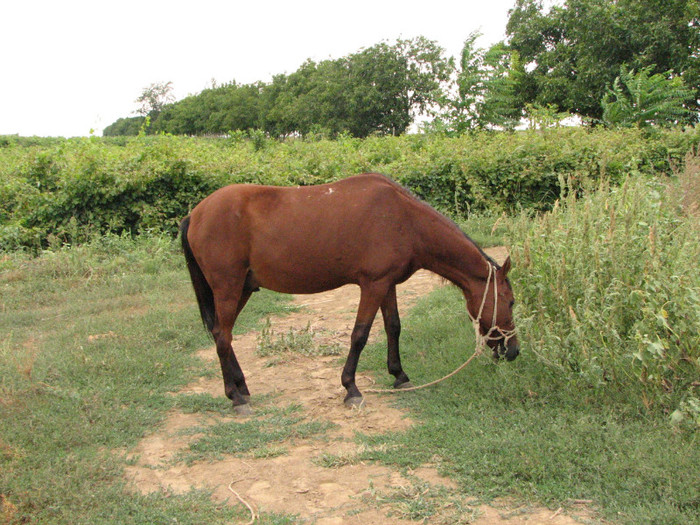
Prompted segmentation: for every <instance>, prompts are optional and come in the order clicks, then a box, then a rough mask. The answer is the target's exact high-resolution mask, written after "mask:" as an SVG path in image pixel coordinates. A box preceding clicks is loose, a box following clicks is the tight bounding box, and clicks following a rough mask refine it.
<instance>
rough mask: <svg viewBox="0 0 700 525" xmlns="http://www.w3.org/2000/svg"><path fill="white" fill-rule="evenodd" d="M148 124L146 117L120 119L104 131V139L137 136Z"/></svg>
mask: <svg viewBox="0 0 700 525" xmlns="http://www.w3.org/2000/svg"><path fill="white" fill-rule="evenodd" d="M144 122H146V117H127V118H119V119H117V120H116V121H114V122H113V123H112V124H110V125H109V126H107V127H106V128H105V129H104V130H102V135H103V136H104V137H119V136H124V135H127V136H136V135H138V134H139V131H140V130H141V127H142V126H143V125H144Z"/></svg>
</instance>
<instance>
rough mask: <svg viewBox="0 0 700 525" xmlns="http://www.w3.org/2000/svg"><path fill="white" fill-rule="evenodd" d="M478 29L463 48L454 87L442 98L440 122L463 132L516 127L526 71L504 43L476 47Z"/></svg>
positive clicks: (443, 125)
mask: <svg viewBox="0 0 700 525" xmlns="http://www.w3.org/2000/svg"><path fill="white" fill-rule="evenodd" d="M479 36H480V34H479V33H478V32H474V33H471V34H470V35H469V37H468V38H467V40H466V41H465V42H464V46H463V47H462V53H461V55H460V63H459V68H458V69H457V72H456V81H455V88H454V89H453V90H452V94H451V95H450V94H448V95H446V96H445V97H443V99H442V100H441V106H442V108H441V111H439V112H438V115H437V125H436V126H433V127H438V128H440V127H441V128H442V129H443V130H444V131H448V132H453V133H457V134H459V133H463V132H465V131H469V130H475V129H493V128H501V129H513V128H514V127H515V126H516V125H517V124H518V123H519V122H520V119H521V117H522V102H521V101H520V99H519V96H518V84H519V83H520V82H521V78H522V75H523V74H524V70H523V68H522V65H521V64H520V59H519V55H518V53H517V52H516V51H513V50H511V49H510V48H509V47H508V46H507V45H505V44H504V43H503V42H500V43H498V44H495V45H494V46H492V47H491V48H489V49H482V48H477V47H476V40H477V38H478V37H479Z"/></svg>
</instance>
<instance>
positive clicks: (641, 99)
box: [602, 66, 693, 128]
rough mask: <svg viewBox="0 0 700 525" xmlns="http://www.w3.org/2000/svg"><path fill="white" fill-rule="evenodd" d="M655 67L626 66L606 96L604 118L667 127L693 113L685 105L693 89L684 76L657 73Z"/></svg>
mask: <svg viewBox="0 0 700 525" xmlns="http://www.w3.org/2000/svg"><path fill="white" fill-rule="evenodd" d="M651 69H652V68H651V67H647V68H644V69H642V70H641V71H639V72H636V73H635V71H634V70H632V71H628V70H627V69H626V68H625V67H624V66H623V67H622V68H621V70H620V76H618V77H617V78H616V79H615V82H614V83H613V86H612V88H611V89H609V90H608V93H607V94H606V95H605V98H604V99H603V102H602V106H603V121H604V122H606V123H608V124H613V125H620V126H637V127H639V128H643V127H648V126H650V125H657V126H664V125H671V124H675V123H677V122H679V121H682V120H683V119H686V118H687V117H688V115H689V113H691V111H690V110H688V109H687V108H685V107H684V106H683V104H684V103H687V102H688V100H689V99H692V97H693V92H692V91H691V90H690V89H688V88H687V87H686V86H685V84H684V83H683V80H682V79H681V78H680V77H677V76H675V77H674V76H672V75H671V73H670V72H667V73H666V74H661V73H657V74H655V75H651V74H650V72H651Z"/></svg>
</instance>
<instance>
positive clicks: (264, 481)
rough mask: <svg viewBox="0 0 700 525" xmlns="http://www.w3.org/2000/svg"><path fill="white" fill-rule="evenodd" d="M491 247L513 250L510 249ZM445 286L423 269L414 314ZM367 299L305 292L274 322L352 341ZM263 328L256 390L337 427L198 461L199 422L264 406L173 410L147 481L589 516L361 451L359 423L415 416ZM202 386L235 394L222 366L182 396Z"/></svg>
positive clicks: (461, 519)
mask: <svg viewBox="0 0 700 525" xmlns="http://www.w3.org/2000/svg"><path fill="white" fill-rule="evenodd" d="M490 254H491V255H492V257H494V258H495V259H497V260H503V258H504V254H505V251H504V250H503V249H500V250H495V251H491V253H490ZM441 285H442V280H441V279H440V278H439V277H437V276H435V275H433V274H430V273H429V272H423V271H421V272H418V273H417V274H416V275H414V276H413V277H412V278H411V279H410V280H409V281H408V282H407V283H404V284H403V285H401V286H400V287H399V288H398V301H399V309H400V311H402V312H404V313H405V311H406V310H407V309H408V308H410V306H411V305H412V304H413V303H414V302H415V300H417V299H418V298H419V297H421V296H423V295H425V294H427V293H428V292H430V291H432V290H433V289H434V288H435V287H437V286H441ZM358 302H359V289H357V288H356V287H352V286H347V287H343V288H340V289H337V290H332V291H330V292H326V293H323V294H316V295H313V296H297V297H295V298H294V303H295V304H296V305H297V306H300V307H301V308H300V309H299V311H297V312H293V313H291V314H289V315H287V316H284V317H279V318H274V319H272V320H271V325H272V327H273V329H274V331H275V332H276V333H285V332H287V331H288V330H294V329H296V330H299V329H303V328H304V327H307V326H308V328H309V330H308V331H309V332H310V333H311V334H313V336H314V338H316V339H317V341H316V342H317V343H318V344H320V345H322V346H333V345H340V346H342V348H343V349H345V347H346V346H347V345H348V342H349V338H350V332H351V331H352V326H353V322H354V316H355V311H356V308H357V304H358ZM378 321H379V320H378ZM381 324H382V323H381V322H380V321H379V322H375V326H374V327H373V329H372V335H371V336H370V337H375V338H376V337H377V334H378V333H379V332H380V331H381ZM258 337H259V334H258V333H248V334H244V335H241V336H237V337H235V339H234V343H233V344H234V349H235V351H236V355H237V357H238V359H239V361H240V362H241V364H242V367H243V369H244V372H245V373H246V379H247V383H248V385H249V387H250V389H251V392H252V394H253V399H252V402H251V404H252V406H253V409H254V411H255V408H256V402H255V400H256V397H258V396H261V395H268V397H272V398H273V399H274V400H275V402H279V403H280V404H282V405H284V404H289V403H298V404H301V406H302V410H303V413H304V415H305V417H306V419H308V420H311V421H322V422H324V423H326V424H330V426H329V428H328V429H327V430H325V431H324V432H323V433H322V434H321V435H320V436H313V437H310V438H302V439H292V440H291V442H285V443H284V444H283V446H282V447H281V448H280V450H278V451H277V452H276V453H271V454H269V455H267V456H265V455H263V457H257V456H255V455H252V456H251V455H245V454H244V455H241V456H238V455H235V456H234V455H225V457H223V458H222V459H220V460H216V461H195V462H192V463H188V462H185V461H183V460H182V456H181V453H182V452H184V451H186V450H187V449H188V447H189V445H190V443H192V442H193V440H195V439H196V438H197V435H196V434H192V433H191V432H189V431H190V430H191V429H193V428H198V427H205V428H206V426H207V425H212V424H215V423H220V422H222V421H234V422H235V421H240V422H244V421H247V420H249V419H250V418H255V417H256V414H255V412H254V413H253V415H252V416H249V417H239V418H236V417H234V416H233V415H231V416H219V415H213V414H211V413H206V414H199V413H197V414H186V413H182V412H179V411H173V412H172V413H171V414H170V415H169V417H168V418H167V419H166V421H165V422H164V423H163V425H162V426H161V427H160V428H159V429H157V431H156V432H154V433H153V434H151V435H149V436H147V437H146V438H144V439H143V440H142V441H141V442H140V443H139V445H138V446H137V447H136V448H135V449H134V450H133V451H131V453H130V456H131V458H132V465H131V466H129V467H128V468H127V472H126V474H127V477H128V478H129V480H130V481H131V482H132V483H133V485H134V486H135V487H136V489H137V490H139V491H141V492H144V493H149V492H154V491H164V492H167V493H175V494H177V493H183V492H186V491H189V490H191V489H192V488H204V489H208V490H211V491H212V492H213V496H212V497H213V498H214V500H216V501H218V502H222V503H227V504H230V505H240V502H239V500H238V499H237V498H236V497H235V496H234V494H233V493H232V492H231V490H230V489H229V485H230V484H231V487H232V488H233V489H234V490H235V491H236V492H237V493H238V494H239V495H240V496H241V497H242V498H243V499H245V501H247V502H248V503H249V504H250V505H251V506H252V507H253V508H254V509H255V510H256V511H262V512H275V513H280V514H287V515H290V514H291V515H296V516H298V517H299V521H300V522H303V523H315V524H318V525H331V524H363V525H365V524H387V525H392V524H404V523H415V522H416V521H412V520H417V521H419V522H424V520H423V517H422V516H421V514H420V510H421V508H420V504H421V502H423V501H424V500H425V504H426V505H433V507H435V505H437V512H436V513H433V515H432V517H430V518H429V519H428V521H427V523H436V524H437V523H476V524H481V525H490V524H497V523H504V524H525V523H527V524H535V523H547V524H552V525H567V524H574V523H577V522H576V521H574V520H573V519H572V518H570V517H568V516H565V515H563V514H562V513H560V512H553V511H551V510H547V509H534V508H529V507H528V508H517V509H513V508H509V507H507V506H506V505H505V504H504V505H503V506H502V507H499V506H498V505H494V506H486V505H479V504H477V503H475V502H470V501H469V498H466V497H464V496H463V495H460V494H459V491H457V490H456V486H455V485H454V483H453V482H452V481H451V480H450V479H448V478H444V477H441V476H440V475H438V473H437V471H436V469H435V468H433V467H431V466H424V467H422V468H420V469H416V470H415V471H408V472H401V473H399V472H398V471H396V470H394V469H392V468H389V467H385V466H382V465H377V464H374V463H371V462H363V461H360V460H359V459H358V457H359V454H360V453H361V452H362V445H359V444H358V443H357V441H356V440H355V439H354V438H355V435H356V434H357V433H362V434H365V435H372V434H377V433H385V432H389V431H395V430H404V429H407V428H409V427H410V426H411V425H412V424H413V422H412V421H411V420H410V418H408V417H407V415H406V414H405V413H403V412H402V411H400V410H398V409H396V408H394V407H392V406H390V400H389V399H387V398H386V397H382V396H369V395H368V396H366V399H367V404H366V405H365V406H363V407H362V408H361V409H359V410H358V409H353V410H350V409H348V408H346V407H345V406H344V405H343V403H342V400H343V396H344V394H345V391H344V389H343V388H342V386H341V385H340V371H341V368H342V359H341V358H339V357H337V356H321V357H319V356H313V357H305V356H300V355H293V356H292V355H285V356H284V363H279V364H276V363H275V358H273V357H267V358H261V357H259V356H258V355H256V348H257V346H258ZM200 355H201V357H202V359H204V360H205V361H207V362H208V363H209V364H210V366H211V368H212V369H216V368H218V361H217V359H216V352H215V350H214V349H213V348H208V349H205V350H202V351H201V352H200ZM357 381H358V386H359V387H360V389H361V390H362V388H363V386H364V387H367V386H369V385H370V384H372V383H373V381H372V379H371V378H370V377H368V376H366V375H362V374H358V377H357ZM201 393H208V394H211V395H212V396H215V397H217V398H221V402H222V403H227V400H226V398H225V397H224V394H223V384H222V380H221V378H220V375H219V374H212V375H210V376H207V377H201V378H199V379H198V380H197V381H195V382H194V383H192V384H190V385H188V386H187V387H186V388H185V389H184V390H183V391H182V392H181V393H180V394H178V395H187V394H201ZM263 397H264V396H263ZM231 440H232V442H234V441H235V440H236V436H235V435H231ZM324 459H325V461H324Z"/></svg>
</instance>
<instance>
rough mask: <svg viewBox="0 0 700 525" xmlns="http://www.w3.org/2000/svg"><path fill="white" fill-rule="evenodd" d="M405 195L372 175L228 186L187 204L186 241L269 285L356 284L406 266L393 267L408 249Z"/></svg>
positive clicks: (309, 288) (299, 289) (298, 288)
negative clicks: (310, 183) (189, 235)
mask: <svg viewBox="0 0 700 525" xmlns="http://www.w3.org/2000/svg"><path fill="white" fill-rule="evenodd" d="M406 197H407V195H406V194H405V190H403V189H402V188H400V186H398V185H396V184H395V183H393V182H391V181H390V180H388V179H387V178H385V177H383V176H381V175H376V174H366V175H358V176H355V177H350V178H347V179H343V180H340V181H338V182H335V183H330V184H322V185H317V186H305V187H277V186H256V185H231V186H227V187H225V188H221V189H220V190H217V191H216V192H214V193H213V194H212V195H210V196H209V197H207V198H206V199H205V200H204V201H202V202H201V203H200V204H199V205H198V206H197V207H196V208H195V209H194V210H193V212H192V215H191V217H192V219H191V229H192V227H193V226H194V228H195V231H196V232H195V234H194V235H195V237H197V238H196V239H190V243H191V244H193V245H194V246H196V245H197V243H198V242H199V243H205V244H206V248H204V247H203V249H205V250H207V251H209V250H214V252H215V253H216V255H215V256H217V257H226V258H229V259H231V258H233V259H237V260H240V261H241V264H243V265H245V266H247V267H249V268H250V269H251V271H252V272H253V273H254V275H255V278H256V280H257V281H258V282H259V284H260V285H261V286H263V287H266V288H271V289H274V290H277V291H283V292H296V293H304V292H315V291H320V290H325V289H329V288H334V287H337V286H340V285H342V284H346V283H351V282H355V283H359V282H360V281H361V280H362V279H363V278H365V279H372V278H374V276H375V275H379V274H381V273H386V272H395V271H406V269H402V270H397V269H396V267H397V265H398V266H401V265H404V264H407V263H406V260H407V259H409V258H410V254H411V249H412V247H411V246H410V244H411V238H410V235H408V231H407V228H408V222H410V221H408V220H407V217H406V214H407V213H409V210H408V209H407V203H406ZM195 249H196V248H195Z"/></svg>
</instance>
